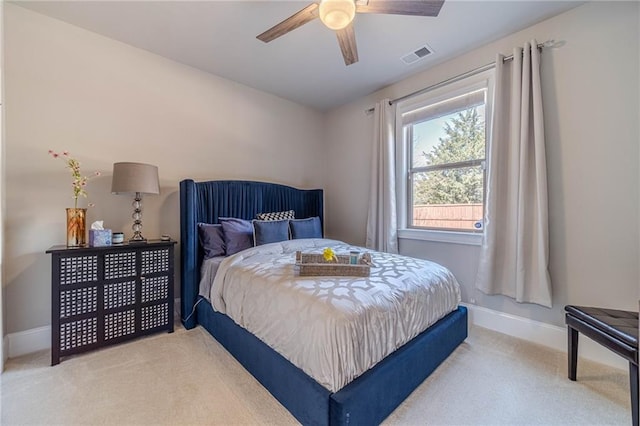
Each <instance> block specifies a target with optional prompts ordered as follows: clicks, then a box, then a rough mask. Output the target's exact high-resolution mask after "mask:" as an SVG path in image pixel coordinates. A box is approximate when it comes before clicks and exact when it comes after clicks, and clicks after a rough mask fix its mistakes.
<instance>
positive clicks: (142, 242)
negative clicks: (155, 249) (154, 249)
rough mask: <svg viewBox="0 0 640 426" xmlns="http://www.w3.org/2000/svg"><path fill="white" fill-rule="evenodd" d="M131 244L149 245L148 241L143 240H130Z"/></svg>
mask: <svg viewBox="0 0 640 426" xmlns="http://www.w3.org/2000/svg"><path fill="white" fill-rule="evenodd" d="M129 244H147V239H146V238H143V239H141V240H134V239H133V238H132V239H130V240H129Z"/></svg>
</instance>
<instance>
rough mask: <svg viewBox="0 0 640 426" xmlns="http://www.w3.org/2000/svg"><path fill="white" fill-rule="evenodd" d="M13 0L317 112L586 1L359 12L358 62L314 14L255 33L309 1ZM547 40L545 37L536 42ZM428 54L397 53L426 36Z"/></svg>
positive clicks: (454, 1) (450, 3) (449, 0)
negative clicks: (293, 25)
mask: <svg viewBox="0 0 640 426" xmlns="http://www.w3.org/2000/svg"><path fill="white" fill-rule="evenodd" d="M16 3H17V4H19V5H20V6H23V7H26V8H28V9H31V10H34V11H37V12H39V13H43V14H45V15H48V16H51V17H53V18H57V19H60V20H62V21H65V22H68V23H70V24H73V25H77V26H79V27H82V28H85V29H87V30H90V31H93V32H96V33H98V34H102V35H104V36H107V37H110V38H113V39H116V40H119V41H122V42H124V43H127V44H130V45H132V46H136V47H139V48H142V49H145V50H148V51H150V52H153V53H156V54H158V55H161V56H164V57H166V58H169V59H173V60H175V61H178V62H181V63H183V64H187V65H190V66H193V67H195V68H198V69H201V70H204V71H207V72H210V73H213V74H216V75H218V76H222V77H225V78H228V79H230V80H234V81H237V82H239V83H243V84H246V85H248V86H251V87H254V88H256V89H260V90H263V91H266V92H269V93H273V94H275V95H277V96H280V97H283V98H286V99H290V100H292V101H294V102H297V103H300V104H303V105H307V106H310V107H312V108H316V109H319V110H327V109H329V108H332V107H335V106H338V105H342V104H344V103H346V102H349V101H351V100H353V99H357V98H359V97H361V96H364V95H367V94H369V93H372V92H374V91H376V90H378V89H381V88H383V87H385V86H387V85H389V84H392V83H394V82H397V81H399V80H402V79H403V78H406V77H407V76H409V75H411V74H415V73H417V72H420V71H423V70H425V69H427V68H429V67H431V66H433V65H435V64H437V63H440V62H443V61H445V60H447V59H450V58H452V57H455V56H458V55H460V54H463V53H465V52H467V51H470V50H472V49H473V48H475V47H478V46H481V45H483V44H486V43H488V42H490V41H493V40H496V39H498V38H501V37H503V36H505V35H508V34H511V33H513V32H515V31H518V30H520V29H523V28H526V27H528V26H530V25H533V24H535V23H537V22H540V21H542V20H544V19H547V18H549V17H551V16H554V15H557V14H559V13H561V12H563V11H565V10H568V9H570V8H572V7H575V6H577V5H579V4H581V3H583V2H577V1H575V0H574V1H540V0H534V1H525V0H512V1H459V0H446V1H445V3H444V5H443V7H442V10H441V11H440V15H439V16H438V17H435V18H431V17H420V16H398V15H371V14H366V15H365V14H359V15H356V18H355V20H354V28H355V32H356V40H357V46H358V54H359V57H360V61H359V62H357V63H355V64H353V65H350V66H348V67H347V66H345V65H344V62H343V59H342V55H341V53H340V49H339V47H338V42H337V40H336V36H335V34H334V33H333V31H331V30H329V29H328V28H326V27H324V25H323V24H322V23H321V22H320V21H319V20H315V21H312V22H310V23H308V24H306V25H304V26H302V27H300V28H298V29H296V30H294V31H292V32H290V33H289V34H286V35H284V36H282V37H280V38H278V39H276V40H274V41H272V42H271V43H268V44H265V43H263V42H261V41H259V40H257V39H256V35H258V34H260V33H261V32H263V31H264V30H266V29H268V28H270V27H271V26H273V25H275V24H276V23H278V22H280V21H281V20H283V19H285V18H287V17H288V16H290V15H292V14H293V13H295V12H297V11H298V10H300V9H301V8H303V7H304V6H306V5H307V4H309V3H310V1H268V0H260V1H144V2H143V1H46V2H40V1H28V2H26V1H18V2H16ZM539 41H544V40H539ZM425 43H426V44H428V45H429V46H430V47H431V48H432V49H433V51H434V54H432V55H430V56H428V57H426V58H425V59H423V60H421V61H418V62H416V63H414V64H412V65H406V64H405V63H404V62H402V61H401V60H400V58H401V57H402V56H404V55H406V54H408V53H410V52H412V51H413V50H415V49H416V48H419V47H420V46H422V45H424V44H425Z"/></svg>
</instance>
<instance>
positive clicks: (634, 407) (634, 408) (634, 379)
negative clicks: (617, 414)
mask: <svg viewBox="0 0 640 426" xmlns="http://www.w3.org/2000/svg"><path fill="white" fill-rule="evenodd" d="M638 380H639V379H638V365H637V364H634V363H632V362H630V363H629V382H630V384H631V424H633V426H639V425H638V422H639V421H640V420H638Z"/></svg>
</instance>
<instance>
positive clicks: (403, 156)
mask: <svg viewBox="0 0 640 426" xmlns="http://www.w3.org/2000/svg"><path fill="white" fill-rule="evenodd" d="M494 75H495V70H494V69H491V70H487V71H483V72H481V73H478V74H476V75H473V76H470V77H467V78H464V79H463V80H460V81H456V82H453V83H450V84H447V85H446V86H443V87H440V88H437V89H434V90H432V91H429V92H427V93H424V94H422V95H419V96H415V97H413V98H410V99H407V100H405V101H402V102H398V104H397V106H396V129H395V130H396V171H397V173H396V188H397V191H396V200H397V217H398V237H399V238H405V239H413V240H426V241H433V242H446V243H457V244H469V245H480V244H482V237H483V233H484V229H483V231H482V232H464V231H455V230H454V231H449V230H436V229H424V228H413V227H409V226H408V225H407V217H408V203H409V199H410V198H409V189H410V188H409V179H408V176H409V172H408V171H409V145H410V144H408V143H407V141H406V140H405V136H406V135H405V133H407V132H404V126H405V123H403V118H402V115H403V114H405V113H407V112H410V111H413V110H416V109H418V108H420V107H424V106H426V105H430V104H435V103H438V102H441V101H444V100H447V99H451V98H454V97H456V96H460V95H463V94H465V93H469V92H472V91H474V90H478V89H481V88H485V87H486V88H487V98H486V103H485V127H486V136H485V159H486V160H485V162H486V163H485V164H487V166H488V153H489V144H490V143H491V123H492V120H493V96H494ZM485 184H486V180H485ZM483 204H485V208H486V187H485V196H484V201H483Z"/></svg>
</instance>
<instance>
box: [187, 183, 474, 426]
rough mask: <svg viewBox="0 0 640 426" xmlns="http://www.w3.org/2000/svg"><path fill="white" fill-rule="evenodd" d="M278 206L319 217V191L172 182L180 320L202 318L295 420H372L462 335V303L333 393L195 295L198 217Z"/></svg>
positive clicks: (249, 213) (245, 214)
mask: <svg viewBox="0 0 640 426" xmlns="http://www.w3.org/2000/svg"><path fill="white" fill-rule="evenodd" d="M285 210H294V211H295V214H296V217H297V218H305V217H312V216H319V217H320V220H321V222H322V221H323V193H322V190H319V189H315V190H302V189H296V188H292V187H289V186H285V185H278V184H273V183H265V182H251V181H208V182H194V181H193V180H190V179H187V180H183V181H182V182H180V234H181V237H180V241H181V247H180V249H181V250H180V252H181V261H182V268H181V291H180V295H181V309H182V315H181V317H182V323H183V324H184V327H185V328H186V329H191V328H194V327H195V326H197V325H198V324H200V325H202V326H203V327H204V328H205V329H206V330H207V331H208V332H209V333H210V334H211V335H212V336H213V337H214V338H215V339H216V340H217V341H218V342H220V344H222V345H223V346H224V347H225V348H226V349H227V350H228V351H229V352H230V353H231V354H232V355H233V356H234V357H235V358H236V359H237V360H238V361H239V362H240V363H241V364H242V365H243V366H244V368H245V369H246V370H247V371H249V372H250V373H251V374H252V375H253V376H254V377H255V378H256V379H257V380H258V381H259V382H260V383H262V385H263V386H264V387H265V388H266V389H267V390H269V392H270V393H271V394H272V395H273V396H274V397H275V398H276V399H277V400H278V401H280V403H281V404H282V405H284V406H285V407H286V408H287V409H288V410H289V412H291V414H293V416H294V417H296V419H298V420H299V421H300V422H301V423H302V424H305V425H348V424H354V425H373V424H379V423H380V422H382V421H383V420H384V419H385V418H386V417H387V416H388V415H389V414H390V413H391V412H392V411H393V410H394V409H395V408H396V407H397V406H398V405H400V404H401V403H402V401H404V400H405V398H406V397H407V396H409V394H410V393H411V392H412V391H413V390H414V389H415V388H416V387H418V386H419V385H420V383H422V381H424V379H426V378H427V377H428V376H429V375H430V374H431V373H432V372H433V371H434V370H435V369H436V367H437V366H438V365H439V364H440V363H441V362H442V361H444V360H445V359H446V358H447V357H448V356H449V354H451V352H453V350H454V349H455V348H456V347H458V345H459V344H460V343H462V342H463V341H464V339H465V338H466V337H467V310H466V308H464V307H463V306H460V307H458V309H457V310H455V311H453V312H451V313H450V314H448V315H447V316H445V317H444V318H442V319H441V320H440V321H438V322H437V323H435V324H434V325H432V326H431V327H429V328H428V329H427V330H425V331H424V332H423V333H421V334H420V335H418V336H416V337H415V338H414V339H413V340H411V341H410V342H408V343H406V344H405V345H404V346H402V347H401V348H399V349H398V350H397V351H395V352H394V353H392V354H390V355H389V356H387V357H386V358H385V359H383V360H382V361H380V362H379V363H378V364H377V365H375V366H374V367H373V368H371V369H370V370H369V371H367V372H365V373H364V374H363V375H362V376H360V377H358V378H357V379H355V380H354V381H353V382H351V383H350V384H348V385H347V386H345V387H343V388H342V389H340V390H339V391H338V392H335V393H332V392H330V391H328V390H327V389H326V388H324V387H323V386H321V385H320V384H318V383H317V382H316V381H315V380H314V379H312V378H311V377H309V376H308V375H307V374H305V373H304V372H303V371H302V370H300V369H299V368H297V367H296V366H295V365H293V364H291V363H290V362H289V361H287V360H286V359H285V358H284V357H282V356H281V355H280V354H278V353H277V352H276V351H274V350H273V349H271V348H270V347H269V346H268V345H266V344H264V343H263V342H262V341H261V340H259V339H258V338H257V337H255V336H254V335H252V334H251V333H249V332H248V331H246V330H245V329H243V328H242V327H240V326H238V325H236V324H235V323H234V322H233V321H232V320H231V319H230V318H229V317H227V316H226V315H223V314H220V313H218V312H215V311H214V310H213V308H212V307H211V304H210V303H209V302H208V301H207V300H206V299H203V298H201V297H200V296H199V295H198V292H199V282H200V265H201V263H202V253H201V248H200V245H199V243H198V233H197V224H198V222H206V223H217V221H218V217H225V216H226V217H240V218H244V219H252V218H254V217H255V215H256V214H257V213H262V212H272V211H285Z"/></svg>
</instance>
